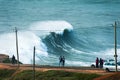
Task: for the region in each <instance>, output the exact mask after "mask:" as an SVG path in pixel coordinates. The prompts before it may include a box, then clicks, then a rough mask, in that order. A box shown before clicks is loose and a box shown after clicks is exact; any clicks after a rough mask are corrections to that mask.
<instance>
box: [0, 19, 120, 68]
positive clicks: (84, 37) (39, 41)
mask: <svg viewBox="0 0 120 80" xmlns="http://www.w3.org/2000/svg"><path fill="white" fill-rule="evenodd" d="M76 30H77V29H73V26H72V25H71V24H70V23H68V22H67V21H40V22H35V23H32V24H30V26H29V28H27V29H26V30H19V31H18V42H19V56H20V61H21V62H23V63H26V64H28V63H32V58H33V47H34V46H35V47H36V64H41V65H58V62H59V56H65V58H66V65H69V66H70V65H71V66H80V65H90V63H91V62H93V61H94V60H95V58H96V57H97V56H99V57H102V58H112V57H113V55H114V54H113V53H114V49H113V47H112V46H113V44H111V42H110V43H109V41H106V40H107V39H106V38H104V36H106V37H107V35H108V34H109V35H111V34H112V33H110V32H109V30H108V29H104V30H103V31H102V34H103V35H104V36H102V38H101V37H100V36H99V37H98V36H96V35H99V34H101V32H99V31H97V32H96V30H98V29H96V28H95V30H94V32H91V29H89V28H88V29H82V30H80V31H79V34H78V33H77V31H76ZM104 31H105V32H104ZM107 32H108V33H107ZM95 33H96V34H95ZM108 39H109V38H108ZM6 44H8V45H6ZM0 45H1V46H0V52H1V53H6V54H8V55H10V57H11V56H12V55H13V54H14V55H15V56H16V48H15V33H14V32H11V33H3V34H1V35H0ZM119 52H120V49H118V53H119Z"/></svg>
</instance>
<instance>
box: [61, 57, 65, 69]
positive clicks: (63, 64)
mask: <svg viewBox="0 0 120 80" xmlns="http://www.w3.org/2000/svg"><path fill="white" fill-rule="evenodd" d="M62 62H63V63H62V66H63V67H64V66H65V57H64V56H63V57H62Z"/></svg>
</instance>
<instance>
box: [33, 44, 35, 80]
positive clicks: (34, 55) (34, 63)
mask: <svg viewBox="0 0 120 80" xmlns="http://www.w3.org/2000/svg"><path fill="white" fill-rule="evenodd" d="M33 78H34V79H33V80H35V46H34V51H33Z"/></svg>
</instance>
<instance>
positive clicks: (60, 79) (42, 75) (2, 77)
mask: <svg viewBox="0 0 120 80" xmlns="http://www.w3.org/2000/svg"><path fill="white" fill-rule="evenodd" d="M14 73H15V70H7V69H6V70H0V80H33V71H32V70H24V71H22V72H19V73H17V74H14ZM13 74H14V76H12V75H13ZM99 76H100V75H97V74H83V73H75V72H66V71H55V70H51V71H46V72H40V71H36V73H35V77H36V80H93V79H94V78H96V77H99Z"/></svg>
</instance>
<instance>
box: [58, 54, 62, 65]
mask: <svg viewBox="0 0 120 80" xmlns="http://www.w3.org/2000/svg"><path fill="white" fill-rule="evenodd" d="M61 64H62V56H60V57H59V66H60V65H61Z"/></svg>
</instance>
